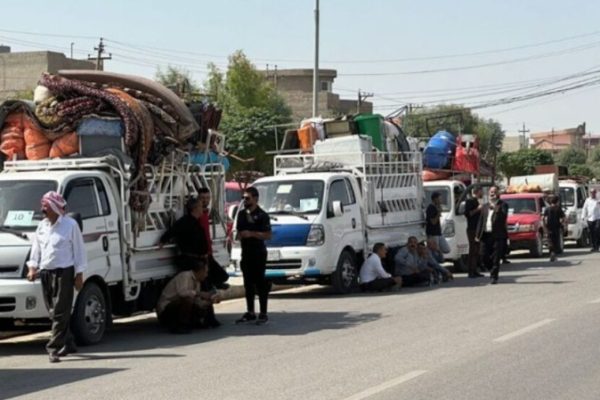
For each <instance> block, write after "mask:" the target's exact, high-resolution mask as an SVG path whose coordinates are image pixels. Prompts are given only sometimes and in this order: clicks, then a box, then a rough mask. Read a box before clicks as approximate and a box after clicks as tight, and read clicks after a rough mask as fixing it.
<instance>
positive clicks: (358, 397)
mask: <svg viewBox="0 0 600 400" xmlns="http://www.w3.org/2000/svg"><path fill="white" fill-rule="evenodd" d="M426 372H427V371H423V370H416V371H412V372H409V373H408V374H404V375H402V376H399V377H397V378H395V379H392V380H389V381H387V382H383V383H382V384H381V385H377V386H373V387H370V388H369V389H367V390H363V391H362V392H360V393H356V394H355V395H352V396H350V397H348V398H346V399H344V400H362V399H366V398H368V397H371V396H373V395H374V394H377V393H380V392H383V391H384V390H387V389H390V388H392V387H394V386H397V385H400V384H401V383H404V382H408V381H410V380H411V379H414V378H416V377H417V376H421V375H423V374H424V373H426Z"/></svg>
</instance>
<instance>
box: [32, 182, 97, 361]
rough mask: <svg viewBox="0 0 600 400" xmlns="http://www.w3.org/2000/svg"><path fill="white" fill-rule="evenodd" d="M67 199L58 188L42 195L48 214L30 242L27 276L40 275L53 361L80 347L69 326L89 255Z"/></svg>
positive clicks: (45, 211)
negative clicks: (50, 327)
mask: <svg viewBox="0 0 600 400" xmlns="http://www.w3.org/2000/svg"><path fill="white" fill-rule="evenodd" d="M66 205H67V203H66V201H65V200H64V199H63V197H62V196H61V195H60V194H59V193H57V192H48V193H46V194H45V195H44V197H42V212H43V213H44V215H45V216H46V218H44V219H43V220H42V222H40V224H39V225H38V228H37V230H36V232H35V236H34V237H33V242H32V245H31V255H30V258H29V261H28V262H27V266H28V267H29V272H28V274H27V279H29V280H30V281H31V282H33V281H35V279H36V278H37V277H38V276H39V277H40V279H41V281H42V289H43V292H44V301H45V302H46V307H48V310H49V312H50V319H51V320H52V334H51V337H50V341H49V342H48V344H47V345H46V350H48V354H49V358H50V362H51V363H56V362H59V361H60V357H64V356H66V355H68V354H69V353H74V352H76V351H77V349H76V348H75V343H74V341H73V336H72V335H71V331H70V328H69V321H70V319H71V308H72V307H73V296H74V290H73V287H75V288H76V289H77V290H81V288H82V287H83V271H84V270H85V268H86V266H87V257H86V253H85V247H84V243H83V236H82V234H81V230H80V229H79V225H78V224H77V222H76V221H75V220H74V219H73V218H70V217H68V216H66V215H64V214H65V207H66Z"/></svg>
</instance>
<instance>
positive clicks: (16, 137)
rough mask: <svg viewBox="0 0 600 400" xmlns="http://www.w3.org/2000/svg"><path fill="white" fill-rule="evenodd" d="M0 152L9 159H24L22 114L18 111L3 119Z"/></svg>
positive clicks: (0, 133)
mask: <svg viewBox="0 0 600 400" xmlns="http://www.w3.org/2000/svg"><path fill="white" fill-rule="evenodd" d="M0 151H1V152H2V153H4V154H5V155H6V156H7V157H8V158H9V159H13V158H14V157H15V156H16V157H17V159H23V158H25V140H24V138H23V113H22V112H20V111H18V112H14V113H11V114H9V115H8V116H7V117H6V118H5V119H4V129H2V132H0Z"/></svg>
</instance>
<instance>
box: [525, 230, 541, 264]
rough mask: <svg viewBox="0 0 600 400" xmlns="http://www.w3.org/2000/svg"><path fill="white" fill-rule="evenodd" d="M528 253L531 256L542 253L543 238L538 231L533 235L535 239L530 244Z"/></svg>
mask: <svg viewBox="0 0 600 400" xmlns="http://www.w3.org/2000/svg"><path fill="white" fill-rule="evenodd" d="M529 253H530V254H531V257H535V258H540V257H541V256H543V255H544V239H543V238H542V234H541V233H540V232H538V233H537V235H536V236H535V241H534V242H533V244H532V245H531V248H530V249H529Z"/></svg>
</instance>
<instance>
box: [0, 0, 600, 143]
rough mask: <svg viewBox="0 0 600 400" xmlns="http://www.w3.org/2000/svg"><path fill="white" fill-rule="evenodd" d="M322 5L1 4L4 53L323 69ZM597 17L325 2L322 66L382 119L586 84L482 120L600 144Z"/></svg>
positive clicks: (545, 2)
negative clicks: (406, 110)
mask: <svg viewBox="0 0 600 400" xmlns="http://www.w3.org/2000/svg"><path fill="white" fill-rule="evenodd" d="M314 5H315V1H314V0H212V1H206V0H204V1H182V0H169V1H125V0H120V1H114V0H103V1H93V2H92V1H84V0H80V1H67V0H53V1H52V2H49V1H42V0H28V1H27V2H22V1H3V2H2V6H1V13H2V16H3V17H2V24H1V25H0V43H4V44H8V45H11V47H12V48H13V50H14V51H30V50H39V49H49V50H55V51H62V52H64V53H66V54H67V55H68V53H69V50H70V43H71V42H74V45H73V48H74V54H75V57H87V54H88V53H93V47H94V45H95V44H96V43H97V41H98V39H97V38H98V37H100V36H102V37H105V38H107V42H106V46H107V48H106V49H107V51H108V52H111V53H112V54H113V60H111V61H107V62H106V65H105V69H106V70H110V71H116V72H124V73H133V74H139V75H143V76H148V77H152V76H153V75H154V73H155V71H156V67H157V66H158V65H161V66H163V67H164V66H166V65H167V64H172V65H181V66H183V67H185V68H186V69H188V70H189V71H190V72H192V73H193V76H194V77H195V79H196V80H197V81H198V82H199V83H201V82H202V81H203V80H204V78H205V76H206V75H205V73H206V63H207V62H208V61H212V62H214V63H216V64H217V65H219V66H222V67H224V66H226V64H227V55H228V54H231V53H232V52H233V51H235V50H237V49H241V50H243V51H244V52H245V53H246V54H247V55H248V56H249V58H250V59H251V60H252V61H253V62H254V63H255V64H256V66H257V67H259V68H265V67H266V65H267V64H269V66H270V67H271V68H272V67H273V65H277V67H278V68H279V69H283V68H297V67H304V68H312V65H313V61H312V58H313V52H314V50H313V49H314V36H313V34H314V19H313V18H314V17H313V10H314ZM599 17H600V1H597V0H571V1H569V2H565V1H558V0H519V1H517V0H503V1H498V0H496V1H492V0H453V1H449V0H447V1H439V0H429V1H414V0H412V1H405V0H369V1H367V0H321V52H320V57H321V60H322V62H321V67H322V68H334V69H337V71H338V78H337V80H336V81H335V83H334V87H333V89H334V92H337V93H339V94H341V95H343V96H345V97H349V98H350V97H352V98H354V97H356V91H357V90H358V89H359V88H360V89H362V90H365V91H369V92H373V93H374V95H375V96H374V97H373V98H372V99H370V100H372V101H373V102H374V104H375V109H376V111H378V112H380V113H382V114H384V115H385V114H387V113H389V112H391V111H392V110H393V109H394V108H396V107H399V106H402V105H403V104H406V103H407V102H411V103H417V104H433V103H435V102H440V101H454V102H457V103H460V102H462V103H465V104H466V105H489V103H490V102H492V101H496V100H500V99H503V98H507V97H514V96H522V95H527V94H537V93H539V92H541V91H547V90H556V89H559V88H562V87H571V86H574V85H582V87H581V88H580V89H578V90H575V91H569V92H566V93H563V94H555V95H553V96H549V97H541V98H535V99H531V100H528V101H526V102H519V103H511V104H502V105H498V106H494V107H485V108H481V109H478V110H477V113H478V114H479V115H481V116H483V117H489V118H494V119H497V120H498V121H500V122H501V123H502V125H503V127H504V129H505V130H506V131H507V133H508V134H516V131H517V129H519V128H520V127H521V124H522V123H523V122H524V123H525V124H526V125H527V128H528V129H531V131H532V132H535V131H541V130H550V129H552V128H555V129H561V128H567V127H574V126H577V125H578V124H580V123H582V122H584V121H585V122H587V128H588V130H589V131H592V132H593V133H600V112H599V107H600V104H599V102H598V98H599V97H598V96H599V94H600V85H593V84H594V83H596V84H597V83H598V82H596V80H598V79H600V72H594V69H595V68H598V69H600V24H599V23H598V20H599ZM8 31H21V32H30V33H37V34H36V35H31V34H23V33H15V32H8ZM46 33H52V34H54V35H53V36H50V35H44V34H46ZM548 42H550V43H548ZM544 43H545V44H544ZM515 47H517V49H515ZM482 52H483V54H482ZM473 53H479V54H475V55H474V54H473ZM440 56H453V57H440ZM435 57H438V58H435ZM419 58H421V59H419ZM423 58H425V59H423ZM415 59H417V60H415ZM481 65H485V66H484V67H481ZM465 67H468V68H466V69H465ZM440 70H441V71H440ZM582 72H585V74H584V75H578V76H572V75H574V74H580V73H582ZM587 85H590V86H587Z"/></svg>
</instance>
